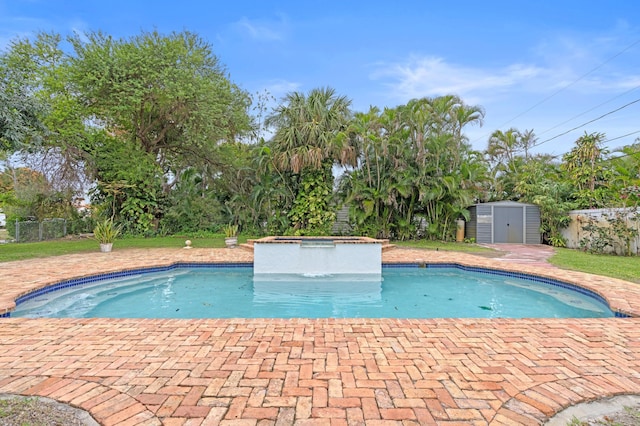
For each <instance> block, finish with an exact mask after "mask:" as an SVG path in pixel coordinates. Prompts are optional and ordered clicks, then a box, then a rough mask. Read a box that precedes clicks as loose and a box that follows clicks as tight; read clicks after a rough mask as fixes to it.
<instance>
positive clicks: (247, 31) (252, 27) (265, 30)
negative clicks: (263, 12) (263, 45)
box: [233, 15, 287, 41]
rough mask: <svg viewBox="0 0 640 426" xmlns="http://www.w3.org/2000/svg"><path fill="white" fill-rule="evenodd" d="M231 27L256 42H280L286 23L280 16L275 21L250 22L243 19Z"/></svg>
mask: <svg viewBox="0 0 640 426" xmlns="http://www.w3.org/2000/svg"><path fill="white" fill-rule="evenodd" d="M233 26H234V27H235V28H236V29H237V30H238V31H240V32H241V33H242V34H244V35H247V36H249V37H250V38H252V39H254V40H258V41H282V40H284V39H285V38H286V33H287V21H286V19H285V17H284V16H282V15H281V16H280V17H279V19H278V20H277V21H267V20H251V19H249V18H247V17H243V18H242V19H240V20H239V21H237V22H235V23H234V24H233Z"/></svg>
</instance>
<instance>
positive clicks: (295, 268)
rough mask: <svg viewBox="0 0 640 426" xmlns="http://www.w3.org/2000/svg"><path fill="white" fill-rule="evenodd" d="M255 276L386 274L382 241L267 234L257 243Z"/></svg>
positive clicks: (371, 276) (370, 276)
mask: <svg viewBox="0 0 640 426" xmlns="http://www.w3.org/2000/svg"><path fill="white" fill-rule="evenodd" d="M253 254H254V256H253V257H254V260H253V272H254V277H260V276H263V275H267V276H268V275H273V274H294V275H303V276H334V275H362V276H363V277H365V276H366V277H365V278H367V279H368V278H372V279H379V278H380V277H381V275H382V241H380V240H374V239H371V238H356V237H335V238H333V237H322V238H312V237H308V238H300V237H267V238H263V239H260V240H257V241H254V243H253Z"/></svg>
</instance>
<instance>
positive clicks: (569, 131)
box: [530, 98, 640, 148]
mask: <svg viewBox="0 0 640 426" xmlns="http://www.w3.org/2000/svg"><path fill="white" fill-rule="evenodd" d="M638 102H640V98H639V99H636V100H634V101H631V102H629V103H626V104H624V105H622V106H621V107H619V108H616V109H614V110H613V111H609V112H607V113H604V114H602V115H601V116H599V117H596V118H594V119H593V120H589V121H587V122H586V123H583V124H581V125H579V126H576V127H574V128H572V129H569V130H567V131H564V132H562V133H560V134H557V135H555V136H553V137H551V138H549V139H545V140H543V141H542V142H538V143H535V144H533V145H531V147H530V148H533V147H536V146H540V145H542V144H544V143H547V142H550V141H552V140H554V139H557V138H559V137H560V136H564V135H566V134H567V133H571V132H573V131H574V130H577V129H579V128H581V127H584V126H586V125H587V124H591V123H593V122H595V121H598V120H601V119H603V118H604V117H606V116H608V115H611V114H613V113H615V112H618V111H620V110H622V109H624V108H626V107H628V106H631V105H633V104H635V103H638Z"/></svg>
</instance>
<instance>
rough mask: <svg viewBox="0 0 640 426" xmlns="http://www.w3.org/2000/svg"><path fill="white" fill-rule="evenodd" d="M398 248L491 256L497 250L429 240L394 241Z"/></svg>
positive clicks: (474, 245) (475, 245)
mask: <svg viewBox="0 0 640 426" xmlns="http://www.w3.org/2000/svg"><path fill="white" fill-rule="evenodd" d="M392 243H393V244H395V245H396V246H398V247H407V248H417V249H427V250H446V251H459V252H463V253H476V254H479V253H483V254H490V253H495V250H493V249H490V248H488V247H482V246H479V245H477V244H468V243H449V242H444V241H428V240H416V241H393V242H392Z"/></svg>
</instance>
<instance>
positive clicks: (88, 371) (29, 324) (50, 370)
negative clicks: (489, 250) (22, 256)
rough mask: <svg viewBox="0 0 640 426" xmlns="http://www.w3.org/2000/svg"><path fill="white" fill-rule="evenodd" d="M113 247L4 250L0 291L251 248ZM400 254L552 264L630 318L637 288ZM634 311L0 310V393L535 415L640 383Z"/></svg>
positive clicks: (263, 419)
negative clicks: (45, 313)
mask: <svg viewBox="0 0 640 426" xmlns="http://www.w3.org/2000/svg"><path fill="white" fill-rule="evenodd" d="M394 252H395V254H394ZM111 254H112V255H113V256H109V257H104V256H98V255H96V256H93V257H92V256H91V255H83V256H75V255H69V256H61V257H59V258H57V259H56V262H55V263H53V262H52V263H50V264H49V263H48V259H42V260H39V261H38V264H37V267H36V266H35V265H36V264H35V263H34V262H31V261H24V262H5V263H3V265H2V266H3V274H2V275H0V288H2V289H3V290H2V300H5V298H6V297H7V295H11V294H16V293H17V292H24V291H25V289H28V288H35V287H39V286H42V285H45V284H47V283H51V282H54V281H55V280H59V279H62V278H64V277H65V276H68V275H69V274H73V273H77V272H75V271H78V270H80V268H79V267H78V265H82V268H83V269H86V271H87V272H86V273H93V272H95V271H105V270H106V271H108V270H116V269H118V270H119V269H123V268H124V269H127V268H135V267H142V266H147V265H162V264H165V263H166V262H175V261H177V260H180V261H183V262H187V261H193V259H198V260H199V261H211V260H229V259H232V260H242V259H246V261H250V259H251V257H250V253H246V254H245V253H244V252H243V251H229V250H217V249H207V250H198V249H193V250H191V251H176V250H163V249H162V250H158V251H155V250H153V251H149V250H131V251H128V250H127V251H124V250H123V251H122V252H120V253H119V252H118V251H115V252H114V253H111ZM87 256H89V257H91V259H90V260H88V259H87ZM244 256H246V257H244ZM412 256H415V257H413V259H418V260H420V261H424V260H425V259H430V261H438V262H445V263H446V262H456V263H461V264H469V265H480V266H486V267H496V268H502V269H509V268H512V269H513V270H514V271H516V272H523V271H524V272H532V273H533V272H535V273H538V274H540V275H544V276H549V275H551V274H553V275H556V276H558V277H562V279H564V280H567V281H570V282H576V283H578V284H585V285H592V286H596V287H597V288H598V290H599V291H602V292H603V293H607V292H608V293H609V294H613V293H615V294H613V295H614V296H615V299H612V300H616V302H615V303H620V304H624V306H625V309H628V310H635V312H638V313H639V314H640V289H638V288H637V285H636V286H635V287H634V286H629V285H627V284H624V283H622V282H618V281H617V280H613V279H611V280H609V279H607V280H602V279H600V278H597V277H596V278H593V277H592V276H589V275H586V274H579V273H574V272H571V271H560V270H555V269H554V270H550V269H541V267H532V266H528V265H518V266H517V267H513V266H509V265H507V264H506V263H500V264H498V263H497V262H496V261H495V260H491V259H481V258H476V257H473V256H467V255H462V254H459V253H456V254H455V255H453V254H448V253H441V252H429V253H428V255H427V253H426V252H422V251H416V250H409V249H407V250H405V249H403V250H396V251H394V250H391V251H389V252H385V254H384V258H385V261H401V260H405V261H406V260H407V259H411V258H412ZM110 268H111V269H110ZM536 268H537V269H536ZM20 277H29V279H26V280H25V279H20ZM623 290H624V296H622V292H623ZM9 297H13V296H9ZM0 303H3V302H2V301H0ZM0 308H1V307H0ZM639 321H640V319H639V318H617V319H576V320H573V319H535V320H527V319H523V320H510V319H495V320H480V319H425V320H395V319H378V320H376V319H318V320H314V319H291V320H279V319H273V320H264V319H206V320H154V319H20V318H0V341H2V345H0V392H9V393H21V394H29V395H40V396H46V395H49V396H51V397H54V398H56V399H58V400H60V401H63V402H69V403H71V404H73V405H75V406H78V407H81V408H82V409H85V410H88V411H89V412H90V413H91V414H92V415H94V417H95V418H96V419H98V420H99V421H100V422H101V423H102V424H118V425H132V426H133V425H136V426H138V425H146V424H149V425H159V424H161V423H164V424H167V425H169V424H180V425H196V424H202V425H212V424H215V425H217V424H238V425H243V424H251V425H261V426H266V425H274V424H278V425H290V424H322V425H327V424H336V425H337V424H356V425H357V424H366V425H367V426H369V425H385V426H386V425H390V424H393V425H397V424H405V425H409V424H438V423H440V424H447V425H454V424H464V425H475V424H478V425H480V424H482V425H486V424H491V425H499V424H505V425H513V424H524V425H527V424H532V425H533V424H540V423H541V422H543V421H544V420H546V419H547V418H548V417H550V416H551V415H553V414H554V413H555V412H557V411H558V410H560V409H562V408H563V407H567V406H569V405H573V404H575V403H578V402H582V401H584V400H587V399H588V400H590V399H595V398H598V397H606V396H612V395H615V394H621V393H637V392H638V389H640V376H638V374H637V371H638V370H639V369H640V343H638V342H640V323H639Z"/></svg>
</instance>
